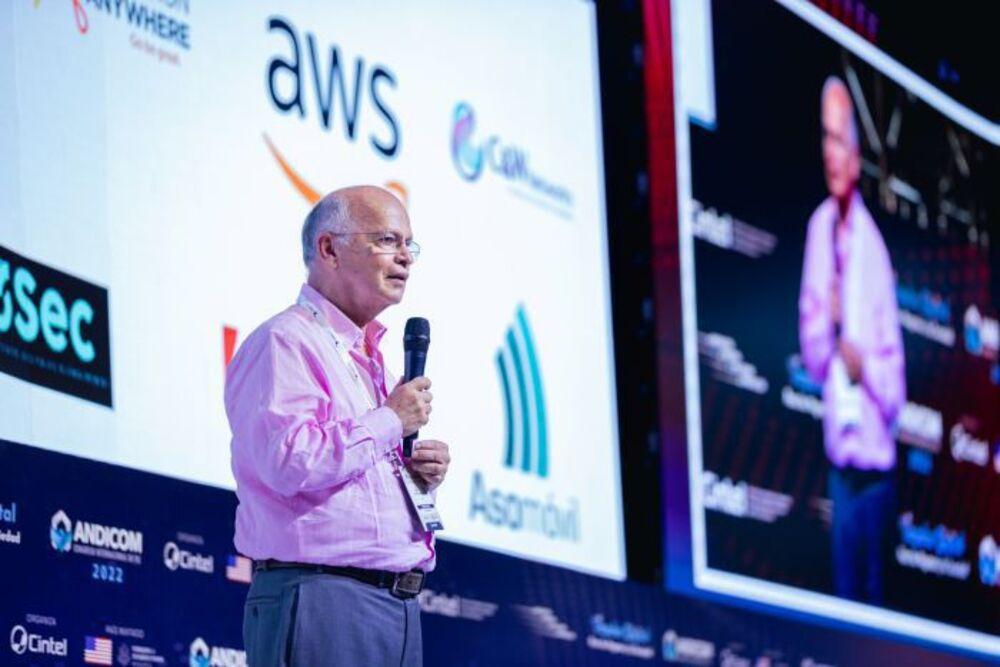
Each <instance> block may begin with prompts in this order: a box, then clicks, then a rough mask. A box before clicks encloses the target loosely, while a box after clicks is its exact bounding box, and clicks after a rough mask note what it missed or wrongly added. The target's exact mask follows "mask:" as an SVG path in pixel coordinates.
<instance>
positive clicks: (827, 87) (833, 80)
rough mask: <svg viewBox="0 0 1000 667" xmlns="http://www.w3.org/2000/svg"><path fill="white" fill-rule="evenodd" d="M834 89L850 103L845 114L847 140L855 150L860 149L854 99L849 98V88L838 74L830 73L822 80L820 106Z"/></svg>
mask: <svg viewBox="0 0 1000 667" xmlns="http://www.w3.org/2000/svg"><path fill="white" fill-rule="evenodd" d="M834 90H841V91H843V93H844V95H845V96H847V101H848V103H850V109H849V111H848V114H847V140H848V141H849V142H851V148H853V149H854V150H856V151H860V150H861V143H860V142H859V141H858V123H857V121H855V120H854V100H853V99H851V90H850V89H849V88H848V87H847V84H846V83H844V80H843V79H841V78H840V77H839V76H837V75H835V74H831V75H830V76H828V77H826V80H825V81H824V82H823V92H822V93H820V95H819V103H820V107H822V106H823V101H824V100H825V99H826V96H827V95H829V94H831V93H832V92H833V91H834Z"/></svg>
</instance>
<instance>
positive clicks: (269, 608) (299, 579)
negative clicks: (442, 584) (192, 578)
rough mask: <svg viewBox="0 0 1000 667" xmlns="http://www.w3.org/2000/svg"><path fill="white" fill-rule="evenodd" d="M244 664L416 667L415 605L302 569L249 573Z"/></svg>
mask: <svg viewBox="0 0 1000 667" xmlns="http://www.w3.org/2000/svg"><path fill="white" fill-rule="evenodd" d="M243 643H244V646H245V647H246V651H247V662H248V665H249V667H324V666H326V665H330V666H332V667H337V666H339V665H349V666H351V667H354V666H355V665H373V666H381V665H386V666H388V665H392V666H393V667H421V665H422V664H423V643H422V640H421V636H420V606H419V604H418V603H417V600H416V598H411V599H409V600H399V599H397V598H395V597H393V596H392V595H391V594H390V593H389V591H388V590H387V589H385V588H376V587H375V586H371V585H369V584H366V583H363V582H360V581H357V580H355V579H350V578H348V577H339V576H335V575H331V574H323V573H319V572H315V571H313V570H309V569H306V568H301V569H299V568H295V569H276V570H268V571H264V572H254V575H253V584H252V585H251V586H250V592H249V593H248V594H247V601H246V605H245V607H244V609H243Z"/></svg>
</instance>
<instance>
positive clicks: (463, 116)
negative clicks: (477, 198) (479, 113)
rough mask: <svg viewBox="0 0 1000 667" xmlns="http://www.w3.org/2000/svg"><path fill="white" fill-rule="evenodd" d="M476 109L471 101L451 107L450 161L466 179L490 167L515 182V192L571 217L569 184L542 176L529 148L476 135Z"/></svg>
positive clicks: (492, 135)
mask: <svg viewBox="0 0 1000 667" xmlns="http://www.w3.org/2000/svg"><path fill="white" fill-rule="evenodd" d="M475 135H476V112H475V110H474V109H473V107H472V105H471V104H469V103H468V102H459V103H458V104H456V105H455V108H454V109H453V110H452V119H451V161H452V164H454V165H455V170H456V171H457V172H458V174H459V176H461V177H462V178H463V179H465V180H466V181H470V182H472V181H476V180H478V179H479V177H480V176H481V175H482V174H483V173H484V172H485V171H486V168H487V167H488V168H489V171H490V172H492V173H494V174H496V175H497V176H499V177H501V178H503V179H504V180H506V181H507V182H508V183H510V184H511V185H512V186H515V187H513V188H512V192H513V193H514V194H515V195H516V196H520V197H522V198H524V199H527V200H528V201H531V202H532V203H534V204H537V205H539V206H541V207H542V208H545V209H546V210H548V211H550V212H553V213H556V214H557V215H559V216H561V217H569V211H570V209H571V208H572V206H573V195H572V193H571V192H570V191H569V189H567V188H566V187H564V186H562V185H558V184H556V183H554V182H552V181H551V180H549V179H548V178H547V177H546V176H542V174H541V173H540V172H538V171H537V170H536V169H534V167H533V166H532V163H531V156H530V154H529V153H528V151H527V149H525V148H522V147H521V146H518V145H516V144H513V143H509V142H506V141H503V140H502V139H501V138H500V137H499V136H498V135H496V134H489V135H486V138H485V139H482V140H477V139H476V136H475Z"/></svg>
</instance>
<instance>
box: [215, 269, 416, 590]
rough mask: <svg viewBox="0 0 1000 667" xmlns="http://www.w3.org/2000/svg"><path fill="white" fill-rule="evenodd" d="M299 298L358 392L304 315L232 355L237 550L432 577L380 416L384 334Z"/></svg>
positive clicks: (388, 382) (284, 315)
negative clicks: (346, 356)
mask: <svg viewBox="0 0 1000 667" xmlns="http://www.w3.org/2000/svg"><path fill="white" fill-rule="evenodd" d="M300 298H304V299H306V300H308V301H309V302H310V303H312V304H314V305H315V306H316V307H317V308H318V309H319V312H320V315H321V317H324V318H325V319H326V320H327V322H328V323H329V325H330V328H332V329H333V332H334V333H335V334H336V335H337V336H338V338H339V340H340V341H341V342H342V343H343V344H344V346H345V347H346V348H347V349H348V350H350V356H351V359H352V361H353V363H354V366H355V368H356V369H357V371H358V375H360V377H361V380H362V383H363V385H364V388H363V389H362V387H361V386H359V384H358V382H357V381H356V380H355V378H354V377H353V376H352V374H351V373H350V372H349V371H348V368H347V366H346V365H345V363H344V360H343V359H342V358H341V356H340V355H339V354H338V353H337V348H336V347H335V345H334V341H333V339H332V338H331V331H330V328H328V327H326V326H324V325H323V323H321V322H320V321H317V319H316V318H315V317H314V316H313V314H312V313H311V312H309V310H307V309H306V308H305V307H303V306H301V305H294V306H291V307H289V308H287V309H286V310H284V311H283V312H281V313H279V314H278V315H275V316H274V317H272V318H271V319H269V320H268V321H267V322H265V323H264V324H262V325H261V326H260V327H258V328H257V329H256V330H255V331H254V332H253V333H251V334H250V336H249V337H248V338H247V339H246V341H245V342H244V343H243V344H242V345H241V346H240V349H239V350H238V351H237V353H236V356H235V357H233V360H232V362H231V363H230V364H229V367H228V369H227V371H226V391H225V402H226V414H227V416H228V417H229V425H230V429H231V430H232V433H233V439H232V445H231V448H232V466H233V474H234V475H235V477H236V495H237V497H238V498H239V507H238V508H237V510H236V537H235V545H236V548H237V549H238V550H239V551H240V553H242V554H244V555H246V556H248V557H250V558H253V559H255V560H263V559H266V558H274V559H277V560H282V561H292V562H302V563H322V564H325V565H352V566H355V567H363V568H370V569H379V570H390V571H393V572H402V571H405V570H409V569H411V568H414V567H420V568H422V569H424V570H428V571H429V570H431V569H433V567H434V562H435V557H434V548H433V538H432V536H431V535H427V534H425V533H424V531H423V530H422V528H421V525H420V522H419V520H418V519H417V518H416V516H415V514H414V513H413V511H411V509H410V505H409V499H408V498H407V496H406V491H405V490H404V487H403V483H402V481H401V479H400V478H399V474H398V472H397V469H396V464H395V463H394V461H395V460H396V458H395V453H396V451H397V449H398V448H399V447H400V443H401V440H400V439H401V435H402V424H401V423H400V421H399V417H398V416H397V415H396V413H395V412H393V410H392V409H391V408H389V407H386V406H384V405H383V404H384V402H385V399H386V397H387V387H392V386H393V385H394V383H395V380H394V379H393V378H392V377H391V375H389V374H388V373H387V372H386V371H385V370H384V368H383V359H382V354H381V353H380V352H379V351H378V342H379V340H380V339H381V338H382V336H383V334H384V333H385V327H383V326H382V325H381V324H379V323H378V322H371V323H370V324H368V325H367V326H366V327H365V328H364V330H362V329H360V328H359V327H358V326H357V325H355V324H354V323H353V322H352V321H351V320H350V319H348V318H347V316H346V315H344V314H343V313H342V312H341V311H340V310H339V309H338V308H337V307H336V306H334V305H333V304H332V303H330V302H329V301H328V300H327V299H326V298H324V297H323V296H322V295H321V294H320V293H319V292H317V291H316V290H315V289H313V288H312V287H310V286H309V285H303V286H302V291H301V293H300ZM366 346H367V348H368V350H370V357H371V358H370V359H369V356H368V355H366V354H365V348H366ZM366 394H367V395H366ZM372 405H375V406H376V407H375V408H374V409H373V408H372ZM378 406H381V407H378Z"/></svg>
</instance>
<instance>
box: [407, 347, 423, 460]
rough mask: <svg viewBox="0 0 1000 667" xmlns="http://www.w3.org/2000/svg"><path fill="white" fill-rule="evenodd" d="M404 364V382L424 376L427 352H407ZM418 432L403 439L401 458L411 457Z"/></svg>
mask: <svg viewBox="0 0 1000 667" xmlns="http://www.w3.org/2000/svg"><path fill="white" fill-rule="evenodd" d="M404 362H405V365H406V369H405V370H404V372H403V377H404V378H405V381H406V382H410V381H411V380H413V379H414V378H418V377H420V376H421V375H423V374H424V365H425V364H426V363H427V352H426V351H417V350H413V351H409V352H407V353H406V355H405V358H404ZM418 434H419V431H414V432H413V433H411V434H410V435H408V436H406V437H405V438H403V457H404V458H410V457H411V456H413V441H414V440H416V439H417V435H418Z"/></svg>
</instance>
